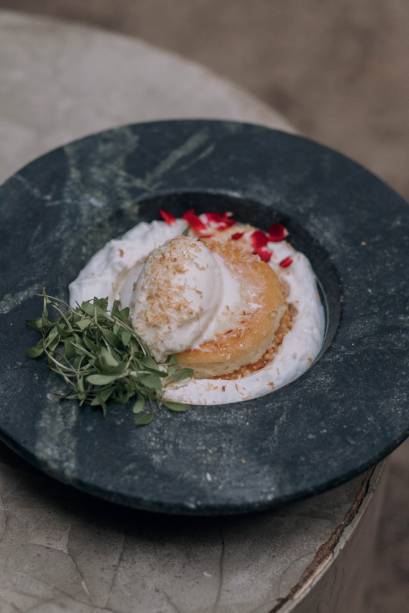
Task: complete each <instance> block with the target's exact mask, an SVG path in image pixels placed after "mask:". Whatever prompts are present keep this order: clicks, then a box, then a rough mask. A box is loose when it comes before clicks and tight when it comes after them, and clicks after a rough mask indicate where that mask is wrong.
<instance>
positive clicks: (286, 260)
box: [280, 256, 293, 268]
mask: <svg viewBox="0 0 409 613" xmlns="http://www.w3.org/2000/svg"><path fill="white" fill-rule="evenodd" d="M292 263H293V258H291V257H290V256H288V257H286V258H284V259H283V260H281V262H280V266H281V268H288V267H289V266H291V264H292Z"/></svg>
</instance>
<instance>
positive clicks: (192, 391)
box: [69, 220, 325, 405]
mask: <svg viewBox="0 0 409 613" xmlns="http://www.w3.org/2000/svg"><path fill="white" fill-rule="evenodd" d="M186 227H187V225H186V222H185V221H183V220H177V221H176V223H174V224H172V225H169V224H166V223H165V222H162V221H153V222H152V223H150V224H148V223H144V222H142V223H140V224H138V225H136V226H135V227H134V228H132V229H131V230H129V232H127V233H126V234H124V235H123V236H122V237H121V238H119V239H114V240H111V241H109V242H108V243H107V244H106V245H105V246H104V247H103V248H102V249H101V250H100V251H98V252H97V253H96V254H95V255H94V256H93V257H92V258H91V260H90V261H89V262H88V264H87V265H86V266H85V267H84V268H83V269H82V271H81V272H80V274H79V275H78V277H77V278H76V279H75V281H73V282H72V283H71V284H70V286H69V290H70V304H71V306H75V305H76V304H77V303H81V302H82V301H84V300H90V299H92V298H94V297H98V298H103V297H106V296H108V297H109V299H110V303H111V304H112V302H113V300H114V299H116V298H120V296H119V295H117V292H116V285H117V282H118V277H119V275H123V274H126V271H127V269H130V268H132V267H134V266H135V265H136V264H137V263H138V262H139V261H140V260H141V259H143V258H144V257H146V256H147V255H148V254H149V253H150V252H151V251H152V250H153V249H155V248H156V247H159V246H160V245H162V244H163V243H165V242H166V241H168V240H170V239H171V238H174V237H175V236H178V235H179V234H182V232H183V231H184V230H185V229H186ZM269 247H270V248H271V249H272V251H273V256H272V258H271V260H270V263H269V264H270V266H271V267H272V268H273V270H274V271H275V272H276V273H277V274H278V275H279V277H280V278H281V279H283V280H284V281H285V282H286V283H287V285H288V288H289V296H288V301H289V302H291V303H292V304H294V305H295V306H296V308H297V313H296V315H295V318H294V320H293V326H292V328H291V330H290V332H288V334H287V335H286V336H285V337H284V340H283V343H282V345H281V346H280V348H279V350H278V351H277V353H276V355H275V357H274V359H273V360H272V362H271V363H270V364H267V365H266V366H265V367H264V368H262V369H261V370H259V371H257V372H255V373H252V374H250V375H247V376H246V377H242V378H241V379H236V380H228V379H189V380H187V381H183V382H181V383H179V384H177V385H174V386H169V387H168V388H167V390H166V393H165V397H166V398H167V399H168V400H174V401H178V402H186V403H189V404H208V405H209V404H226V403H231V402H238V401H241V400H249V399H250V398H256V397H258V396H262V395H264V394H268V393H270V392H272V391H274V390H276V389H278V388H279V387H282V386H283V385H286V384H288V383H290V382H291V381H294V379H297V377H299V376H300V375H301V374H302V373H303V372H305V371H306V370H307V369H308V368H309V367H310V366H311V364H312V363H313V361H314V360H315V358H316V357H317V355H318V353H319V351H320V349H321V346H322V342H323V337H324V331H325V316H324V309H323V306H322V303H321V300H320V296H319V293H318V289H317V283H316V278H315V275H314V272H313V270H312V268H311V265H310V263H309V261H308V259H307V258H306V257H305V256H304V255H303V254H302V253H300V252H298V251H296V250H295V249H294V248H293V247H292V246H291V245H290V244H289V243H288V242H287V241H283V242H281V243H270V244H269ZM287 256H291V257H292V258H293V263H292V265H291V266H289V267H288V268H281V267H280V266H279V262H280V261H281V260H283V259H284V258H285V257H287ZM135 270H136V271H137V270H138V267H137V268H136V269H134V271H135ZM135 280H136V279H133V281H135ZM121 298H122V300H121V302H122V304H123V306H128V305H127V304H126V299H124V295H123V294H122V296H121Z"/></svg>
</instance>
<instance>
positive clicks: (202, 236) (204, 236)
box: [199, 232, 213, 238]
mask: <svg viewBox="0 0 409 613" xmlns="http://www.w3.org/2000/svg"><path fill="white" fill-rule="evenodd" d="M212 236H213V234H202V233H201V232H199V238H212Z"/></svg>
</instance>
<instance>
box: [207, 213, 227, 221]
mask: <svg viewBox="0 0 409 613" xmlns="http://www.w3.org/2000/svg"><path fill="white" fill-rule="evenodd" d="M204 216H205V217H206V219H207V221H208V222H209V223H221V222H223V221H224V220H225V219H226V217H227V215H226V213H204Z"/></svg>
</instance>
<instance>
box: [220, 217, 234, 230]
mask: <svg viewBox="0 0 409 613" xmlns="http://www.w3.org/2000/svg"><path fill="white" fill-rule="evenodd" d="M235 224H236V222H235V221H234V219H226V220H225V221H223V222H222V223H219V224H218V226H217V230H219V231H220V232H223V231H224V230H228V229H229V228H231V227H232V226H234V225H235Z"/></svg>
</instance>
